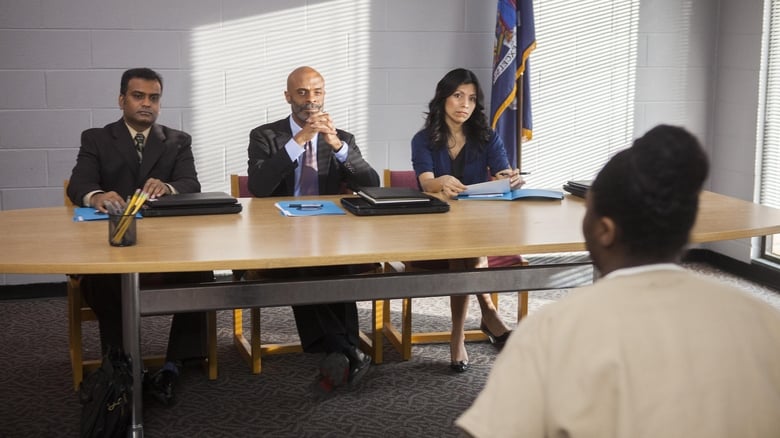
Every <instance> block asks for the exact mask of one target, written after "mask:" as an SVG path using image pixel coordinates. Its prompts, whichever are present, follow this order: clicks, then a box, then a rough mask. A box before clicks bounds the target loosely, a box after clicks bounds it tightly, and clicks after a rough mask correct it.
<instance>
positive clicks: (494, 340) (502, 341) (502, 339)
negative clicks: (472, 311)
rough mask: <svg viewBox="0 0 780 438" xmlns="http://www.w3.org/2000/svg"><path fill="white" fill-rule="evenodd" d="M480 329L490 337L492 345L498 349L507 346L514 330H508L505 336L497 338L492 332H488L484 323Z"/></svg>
mask: <svg viewBox="0 0 780 438" xmlns="http://www.w3.org/2000/svg"><path fill="white" fill-rule="evenodd" d="M479 329H480V330H482V333H484V334H485V335H486V336H487V337H488V339H489V340H490V343H491V344H493V345H495V346H496V347H498V348H501V347H503V346H504V344H506V340H507V339H509V335H511V334H512V330H507V331H505V332H504V334H503V335H501V336H496V335H494V334H493V333H491V332H490V330H488V328H487V326H486V325H485V323H484V322H483V323H481V324H480V325H479Z"/></svg>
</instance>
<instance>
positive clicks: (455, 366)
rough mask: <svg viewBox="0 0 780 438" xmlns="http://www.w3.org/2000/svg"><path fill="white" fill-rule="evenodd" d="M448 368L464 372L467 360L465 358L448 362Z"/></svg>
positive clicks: (466, 369)
mask: <svg viewBox="0 0 780 438" xmlns="http://www.w3.org/2000/svg"><path fill="white" fill-rule="evenodd" d="M450 369H451V370H452V371H455V372H456V373H465V372H466V371H468V369H469V362H468V361H467V360H462V361H460V362H453V363H451V364H450Z"/></svg>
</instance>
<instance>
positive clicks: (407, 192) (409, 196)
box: [357, 187, 431, 204]
mask: <svg viewBox="0 0 780 438" xmlns="http://www.w3.org/2000/svg"><path fill="white" fill-rule="evenodd" d="M357 194H358V195H359V196H360V197H361V198H363V199H366V200H367V201H369V202H370V203H372V204H418V203H425V204H428V203H430V202H431V197H430V196H428V195H426V194H425V193H423V192H421V191H419V190H416V189H413V188H410V187H361V188H360V189H359V190H358V191H357Z"/></svg>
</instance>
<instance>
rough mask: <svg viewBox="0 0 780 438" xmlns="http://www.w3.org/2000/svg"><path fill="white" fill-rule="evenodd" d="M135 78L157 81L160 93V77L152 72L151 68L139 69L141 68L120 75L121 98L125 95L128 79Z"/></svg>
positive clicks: (161, 87)
mask: <svg viewBox="0 0 780 438" xmlns="http://www.w3.org/2000/svg"><path fill="white" fill-rule="evenodd" d="M135 78H141V79H146V80H148V81H157V82H159V83H160V92H161V93H162V89H163V80H162V76H160V74H159V73H157V72H156V71H154V70H152V69H151V68H146V67H141V68H131V69H130V70H125V72H124V73H122V81H121V82H120V83H119V94H121V95H122V96H124V95H125V93H127V84H128V83H130V79H135Z"/></svg>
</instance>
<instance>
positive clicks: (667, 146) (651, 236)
mask: <svg viewBox="0 0 780 438" xmlns="http://www.w3.org/2000/svg"><path fill="white" fill-rule="evenodd" d="M708 172H709V161H708V159H707V155H706V153H705V152H704V150H703V149H702V147H701V144H699V141H698V140H697V139H696V137H694V136H693V135H692V134H690V133H689V132H688V131H686V130H685V129H683V128H679V127H675V126H668V125H659V126H657V127H655V128H653V129H651V130H650V131H648V132H647V133H646V134H645V135H643V136H642V137H640V138H638V139H637V140H636V141H634V144H633V145H632V146H631V147H630V148H628V149H625V150H623V151H621V152H620V153H618V154H617V155H615V156H614V157H612V159H610V160H609V162H608V163H607V164H606V166H604V168H603V169H602V170H601V172H599V174H598V176H597V177H596V179H595V181H593V184H592V185H591V189H590V190H591V194H590V196H591V201H592V206H593V208H594V211H595V213H596V214H597V215H598V216H607V217H610V218H612V220H613V221H615V223H616V224H617V227H618V239H619V241H620V242H621V243H622V244H624V245H625V246H626V248H627V250H628V252H629V254H631V255H640V256H644V257H654V258H668V257H670V256H675V255H676V254H677V253H678V252H679V251H680V250H681V249H682V248H683V247H684V246H685V245H686V244H687V243H688V238H689V235H690V231H691V228H692V227H693V223H694V222H695V220H696V213H697V211H698V208H699V194H700V192H701V188H702V184H703V183H704V180H705V179H706V178H707V174H708Z"/></svg>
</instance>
